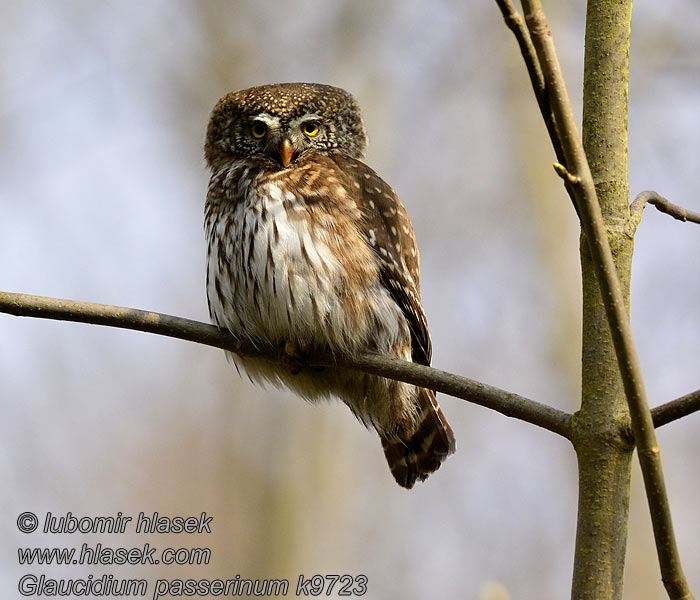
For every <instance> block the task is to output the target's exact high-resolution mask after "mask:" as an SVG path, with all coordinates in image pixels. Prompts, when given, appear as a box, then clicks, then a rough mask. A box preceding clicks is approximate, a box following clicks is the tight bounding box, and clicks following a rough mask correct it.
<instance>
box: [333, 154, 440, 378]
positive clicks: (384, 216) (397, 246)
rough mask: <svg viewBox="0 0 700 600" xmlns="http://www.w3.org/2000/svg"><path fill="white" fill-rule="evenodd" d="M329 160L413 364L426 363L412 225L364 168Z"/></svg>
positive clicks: (425, 329) (341, 158)
mask: <svg viewBox="0 0 700 600" xmlns="http://www.w3.org/2000/svg"><path fill="white" fill-rule="evenodd" d="M333 160H334V161H335V162H336V163H337V164H338V166H339V167H340V168H341V170H342V171H343V172H344V173H345V174H346V176H347V177H348V181H349V183H348V186H349V187H351V188H352V192H353V193H354V195H355V196H356V197H357V198H358V204H359V205H360V207H361V208H362V211H363V213H364V216H365V227H364V234H365V236H366V239H367V243H368V244H369V245H370V246H371V247H372V248H373V249H374V251H375V252H376V255H377V258H378V260H379V264H380V265H381V277H382V281H383V283H384V285H385V286H386V288H387V289H388V290H389V292H390V293H391V297H392V298H393V299H394V301H395V302H396V303H397V304H398V305H399V306H400V307H401V310H402V311H403V313H404V315H405V316H406V319H408V323H409V327H410V329H411V338H412V339H411V341H412V354H413V360H414V362H417V363H421V364H424V365H429V364H430V358H431V355H432V346H431V342H430V333H429V332H428V322H427V320H426V318H425V313H424V312H423V307H422V306H421V302H420V283H419V277H420V263H419V256H418V247H417V245H416V239H415V236H414V235H413V225H412V224H411V220H410V219H409V218H408V215H407V214H406V209H405V208H404V206H403V204H401V201H400V200H399V197H398V196H397V195H396V192H394V190H392V189H391V187H390V186H389V185H388V184H387V183H386V182H385V181H384V180H383V179H382V178H381V177H379V175H377V174H376V173H375V172H374V171H373V170H372V169H370V168H369V167H368V166H367V165H365V164H364V163H362V162H360V161H359V160H356V159H354V158H350V157H347V156H344V155H340V154H338V155H335V156H333Z"/></svg>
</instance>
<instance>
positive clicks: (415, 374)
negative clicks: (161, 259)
mask: <svg viewBox="0 0 700 600" xmlns="http://www.w3.org/2000/svg"><path fill="white" fill-rule="evenodd" d="M497 3H498V5H499V7H500V8H501V10H502V12H503V14H504V17H505V20H506V23H507V24H508V26H509V27H510V28H511V29H512V30H513V31H514V33H515V35H516V38H517V40H518V43H519V45H520V48H521V51H522V53H523V56H524V58H525V62H526V65H527V68H528V72H529V74H530V78H531V80H532V83H533V88H534V91H535V96H536V99H537V102H538V105H539V107H540V110H541V112H542V115H543V118H544V121H545V123H546V125H547V129H548V132H549V135H550V138H551V140H552V143H553V146H554V149H555V152H556V156H557V163H556V165H555V168H556V171H557V173H558V174H559V175H560V176H561V177H562V179H563V181H564V184H565V186H566V189H567V191H568V193H569V195H570V197H571V199H572V201H573V205H574V207H575V209H576V211H577V213H578V215H579V217H580V219H581V225H582V237H581V264H582V280H583V290H584V295H583V351H582V359H583V381H582V400H581V408H580V410H579V411H577V412H576V413H574V414H573V415H570V414H567V413H564V412H562V411H558V410H556V409H553V408H551V407H548V406H545V405H542V404H539V403H537V402H534V401H532V400H528V399H527V398H523V397H520V396H517V395H515V394H510V393H507V392H504V391H502V390H498V389H495V388H492V387H489V386H486V385H484V384H481V383H478V382H474V381H470V380H467V379H465V378H461V377H457V376H454V375H450V374H447V373H444V372H440V371H437V370H435V369H430V368H428V367H421V366H419V365H413V364H409V363H403V362H402V361H398V360H391V359H387V358H385V357H377V356H372V355H367V356H352V357H335V358H331V357H328V356H320V355H319V356H310V357H309V364H311V365H319V366H334V365H335V366H338V365H342V366H344V367H349V368H355V369H358V370H361V371H365V372H369V373H375V374H379V375H383V376H386V377H391V378H395V379H399V380H402V381H407V382H410V383H414V384H419V385H423V386H426V387H430V388H432V389H436V390H438V391H442V392H444V393H448V394H452V395H455V396H457V397H460V398H464V399H465V400H468V401H470V402H475V403H477V404H481V405H483V406H487V407H489V408H493V409H495V410H498V411H499V412H502V413H503V414H506V415H508V416H513V417H516V418H519V419H521V420H524V421H526V422H530V423H533V424H536V425H539V426H540V427H543V428H545V429H548V430H550V431H552V432H555V433H558V434H559V435H562V436H564V437H566V438H567V439H569V440H570V441H571V442H572V445H573V447H574V449H575V451H576V454H577V457H578V463H579V515H578V528H577V540H576V557H575V564H574V578H573V587H572V597H574V598H597V599H605V598H621V596H622V575H623V569H624V558H625V549H626V541H627V517H628V507H629V489H630V472H631V465H632V456H633V450H634V448H635V446H636V447H637V449H638V457H639V460H640V465H641V468H642V473H643V475H644V480H645V488H646V491H647V498H648V501H649V508H650V514H651V518H652V523H653V527H654V534H655V538H656V544H657V553H658V557H659V564H660V568H661V575H662V578H663V581H664V585H665V586H666V589H667V592H668V595H669V597H670V598H673V599H688V598H692V595H691V593H690V591H689V588H688V585H687V582H686V580H685V576H684V574H683V571H682V567H681V561H680V557H679V556H678V551H677V549H676V543H675V538H674V535H673V528H672V524H671V517H670V510H669V504H668V499H667V497H666V492H665V484H664V479H663V473H662V470H661V460H660V453H659V448H658V444H657V442H656V439H655V434H654V427H655V426H656V427H658V426H660V425H663V424H666V423H668V422H670V421H673V420H675V419H678V418H680V417H682V416H685V415H687V414H689V413H691V412H693V411H696V410H698V408H700V391H697V392H693V393H692V394H689V395H687V396H685V397H683V398H680V399H678V400H675V401H672V402H669V403H667V404H665V405H662V406H660V407H658V408H657V409H654V410H653V411H650V410H649V407H648V403H647V400H646V394H645V391H644V386H643V381H642V376H641V371H640V369H639V365H638V360H637V357H636V352H635V348H634V343H633V340H632V336H631V333H630V329H629V317H628V315H629V302H630V293H629V283H630V271H631V261H632V251H633V236H634V233H635V231H636V227H637V225H638V224H639V222H640V219H641V214H642V210H643V208H644V205H645V204H646V203H651V204H653V205H654V206H656V207H657V208H658V209H659V210H662V211H663V212H666V213H668V214H670V215H671V216H673V217H675V218H677V219H679V220H681V221H693V222H700V215H698V214H696V213H693V212H692V211H688V210H685V209H683V208H681V207H678V206H676V205H673V204H671V203H670V202H668V201H667V200H665V199H664V198H663V197H661V196H659V195H658V194H656V193H653V192H642V193H641V194H639V195H638V196H637V199H636V200H635V201H634V202H633V203H632V204H631V205H630V203H629V186H628V178H627V110H628V98H627V89H628V87H627V86H628V72H629V44H630V35H631V30H630V22H631V11H632V6H631V2H630V1H628V0H621V1H618V2H609V1H605V0H590V1H589V3H588V15H587V26H586V55H585V71H584V90H583V97H584V114H583V135H582V138H581V137H580V136H579V134H578V132H577V130H576V125H575V120H574V118H573V114H572V111H571V106H570V103H569V100H568V97H567V92H566V89H565V87H564V82H563V79H562V76H561V71H560V69H559V66H558V59H557V57H556V53H555V51H554V46H553V43H552V37H551V34H550V32H549V29H548V27H547V23H546V20H545V16H544V13H543V12H542V9H541V7H540V3H539V2H537V1H527V0H524V1H523V3H522V4H523V12H524V16H525V20H524V21H523V19H522V17H521V16H520V15H518V14H517V12H516V11H515V9H514V8H513V6H512V5H511V3H510V2H509V1H508V0H498V2H497ZM584 151H585V153H584ZM0 310H2V311H4V312H9V313H12V314H16V315H25V316H36V317H46V318H58V319H65V320H74V321H84V322H91V323H98V324H104V325H111V326H119V327H127V328H132V329H139V330H143V331H151V332H154V333H159V334H163V335H170V336H174V337H179V338H182V339H189V340H193V341H197V342H200V343H206V344H209V345H213V346H217V347H221V348H225V349H228V350H232V351H235V352H238V353H240V354H246V355H254V354H255V353H256V351H255V349H254V348H248V347H245V346H243V345H242V344H240V343H239V342H237V341H236V340H233V339H231V338H230V337H229V336H228V335H227V334H224V333H222V332H220V331H217V330H216V329H215V328H213V327H211V326H208V325H204V324H200V323H195V322H191V321H186V320H184V319H178V318H175V317H168V316H166V315H159V314H155V313H145V312H142V311H136V310H133V309H121V308H118V307H106V306H100V305H91V304H88V303H78V302H70V301H55V300H51V299H47V298H40V297H29V296H25V295H21V294H10V293H0ZM267 358H269V359H271V360H276V359H278V358H279V357H275V356H269V357H267Z"/></svg>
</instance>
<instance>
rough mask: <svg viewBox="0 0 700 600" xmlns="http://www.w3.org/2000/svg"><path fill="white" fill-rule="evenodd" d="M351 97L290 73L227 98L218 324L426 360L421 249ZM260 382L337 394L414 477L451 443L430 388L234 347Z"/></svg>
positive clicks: (216, 242)
mask: <svg viewBox="0 0 700 600" xmlns="http://www.w3.org/2000/svg"><path fill="white" fill-rule="evenodd" d="M366 145H367V138H366V135H365V128H364V124H363V121H362V117H361V115H360V110H359V107H358V105H357V103H356V102H355V100H354V99H353V97H352V96H351V95H350V94H348V93H347V92H345V91H344V90H341V89H338V88H335V87H331V86H328V85H319V84H309V83H286V84H276V85H265V86H260V87H254V88H250V89H247V90H242V91H239V92H232V93H230V94H228V95H227V96H224V97H223V98H222V99H221V100H220V101H219V102H218V103H217V105H216V106H215V107H214V110H213V112H212V114H211V119H210V121H209V126H208V129H207V137H206V143H205V156H206V161H207V164H208V166H209V168H210V170H211V181H210V183H209V190H208V194H207V199H206V206H205V229H206V237H207V243H208V252H207V297H208V301H209V312H210V315H211V318H212V321H213V322H214V323H215V324H216V325H217V326H218V327H221V328H224V329H227V330H228V331H230V332H231V334H233V335H234V336H235V337H236V338H238V339H241V340H245V341H247V342H249V343H251V344H254V345H255V346H256V347H258V348H262V349H270V350H277V349H279V348H280V347H285V348H287V350H288V351H290V349H292V350H291V351H290V354H291V355H294V356H296V357H297V358H299V357H303V353H304V351H308V350H310V349H313V350H323V351H328V352H331V353H342V354H350V355H352V354H353V353H357V352H373V353H378V354H383V355H388V356H394V357H398V358H401V359H404V360H409V361H414V362H416V363H420V364H424V365H429V364H430V356H431V352H432V349H431V342H430V335H429V333H428V325H427V321H426V318H425V314H424V312H423V308H422V306H421V301H420V287H419V282H418V277H419V262H418V248H417V246H416V240H415V237H414V235H413V227H412V225H411V221H410V220H409V218H408V216H407V214H406V211H405V209H404V207H403V205H402V204H401V201H400V200H399V199H398V197H397V195H396V194H395V192H394V191H393V190H392V189H391V187H389V185H387V184H386V183H385V182H384V181H383V180H382V179H381V178H380V177H379V176H378V175H377V174H376V173H375V172H374V171H373V170H372V169H370V168H369V167H368V166H367V165H365V164H364V163H363V162H361V160H360V159H361V158H362V157H363V153H364V150H365V146H366ZM229 359H230V360H232V361H233V362H234V363H235V364H236V365H237V366H241V367H243V368H244V369H245V370H246V372H247V373H248V375H249V376H250V378H251V379H252V380H253V381H254V382H257V383H264V382H269V383H272V384H274V385H278V386H281V385H284V386H286V387H288V388H290V389H291V390H293V391H295V392H296V393H297V394H299V395H300V396H302V397H304V398H306V399H308V400H318V399H323V398H328V397H330V396H335V397H338V398H340V399H341V400H342V401H343V402H344V403H345V404H347V406H348V407H349V408H350V410H351V411H352V412H353V413H354V414H355V416H356V417H357V418H358V419H359V420H360V421H361V422H362V423H364V424H365V425H366V426H368V427H371V428H374V429H375V430H376V431H377V433H378V434H379V437H380V438H381V442H382V446H383V448H384V453H385V455H386V459H387V461H388V463H389V468H390V469H391V473H392V474H393V476H394V478H395V479H396V481H397V482H398V483H399V485H401V486H404V487H406V488H410V487H412V486H413V484H414V483H415V481H416V479H419V480H421V481H423V480H425V479H426V477H427V476H428V475H429V474H430V473H432V472H433V471H435V470H436V469H438V468H439V467H440V464H441V463H442V461H444V460H445V458H446V457H447V456H448V455H449V454H451V453H452V452H454V449H455V442H454V436H453V433H452V430H451V428H450V426H449V424H448V423H447V420H446V419H445V416H444V414H443V412H442V410H441V409H440V407H439V406H438V404H437V401H436V400H435V393H434V392H432V391H431V390H427V389H424V388H419V387H416V386H414V385H409V384H406V383H401V382H398V381H393V380H389V379H385V378H383V377H377V376H374V375H367V374H364V373H360V372H356V371H351V370H348V369H330V368H327V369H317V368H310V367H304V366H303V361H301V360H299V361H298V362H296V363H295V362H294V361H288V362H285V363H284V364H280V363H272V362H269V361H266V360H262V359H257V358H256V359H252V358H244V357H240V356H236V355H231V354H230V355H229Z"/></svg>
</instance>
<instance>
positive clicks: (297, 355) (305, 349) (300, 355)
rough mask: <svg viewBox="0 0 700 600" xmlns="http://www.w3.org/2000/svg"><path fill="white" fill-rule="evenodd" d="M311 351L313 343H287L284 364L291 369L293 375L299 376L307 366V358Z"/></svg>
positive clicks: (283, 358)
mask: <svg viewBox="0 0 700 600" xmlns="http://www.w3.org/2000/svg"><path fill="white" fill-rule="evenodd" d="M310 350H311V342H309V341H306V340H304V341H301V342H285V344H284V355H283V357H282V362H283V363H284V364H285V365H287V367H289V370H290V371H291V373H292V375H298V374H299V373H300V372H301V370H302V369H303V368H304V367H305V366H306V363H307V357H308V355H309V351H310Z"/></svg>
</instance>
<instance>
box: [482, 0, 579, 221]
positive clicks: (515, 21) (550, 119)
mask: <svg viewBox="0 0 700 600" xmlns="http://www.w3.org/2000/svg"><path fill="white" fill-rule="evenodd" d="M496 4H497V5H498V8H500V9H501V14H502V15H503V20H504V21H505V23H506V26H507V27H508V29H510V30H511V31H512V32H513V35H514V36H515V39H516V41H517V42H518V46H519V48H520V53H521V54H522V56H523V60H524V61H525V67H526V68H527V73H528V75H529V76H530V83H531V85H532V91H533V92H534V93H535V99H536V100H537V106H539V109H540V114H541V115H542V119H543V120H544V124H545V127H547V133H548V134H549V139H550V141H551V142H552V147H553V148H554V153H555V155H556V157H557V161H559V163H565V161H566V159H565V157H564V150H563V149H562V145H561V140H560V139H559V134H558V132H557V126H556V123H555V120H554V113H553V112H552V107H551V105H550V102H549V93H548V91H547V85H546V82H545V79H544V76H543V75H542V68H541V67H540V62H539V60H538V58H537V53H536V51H535V46H534V45H533V44H532V39H531V38H530V32H529V31H528V29H527V27H526V26H525V22H524V21H523V18H522V16H520V13H518V11H517V10H515V7H514V6H513V3H512V2H511V0H496ZM564 187H565V188H566V191H567V193H568V194H569V198H571V202H572V203H573V205H574V208H575V209H576V212H577V213H578V208H577V206H576V197H575V195H574V190H573V188H572V187H571V185H570V183H568V182H565V186H564Z"/></svg>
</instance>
